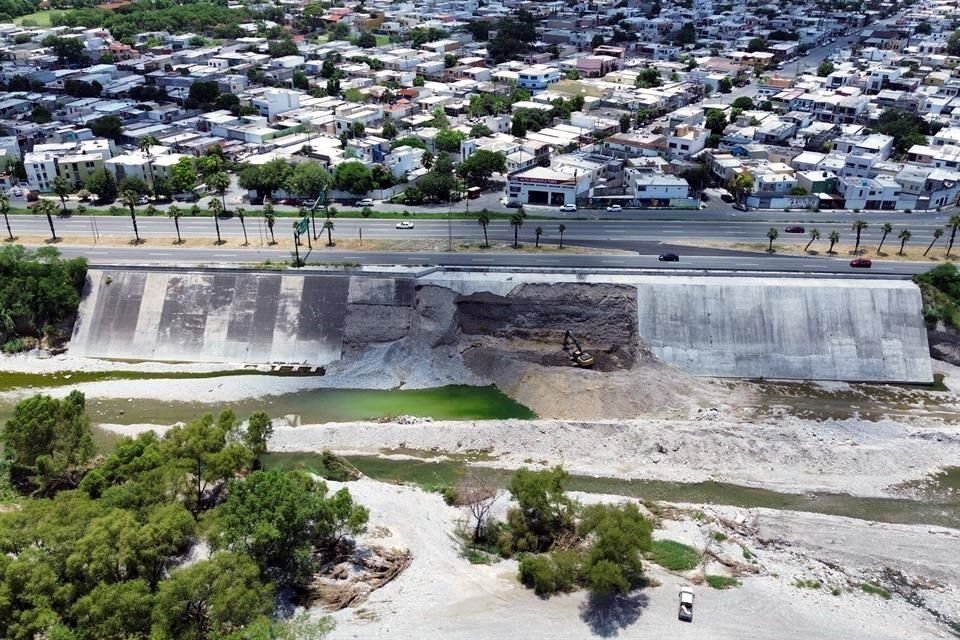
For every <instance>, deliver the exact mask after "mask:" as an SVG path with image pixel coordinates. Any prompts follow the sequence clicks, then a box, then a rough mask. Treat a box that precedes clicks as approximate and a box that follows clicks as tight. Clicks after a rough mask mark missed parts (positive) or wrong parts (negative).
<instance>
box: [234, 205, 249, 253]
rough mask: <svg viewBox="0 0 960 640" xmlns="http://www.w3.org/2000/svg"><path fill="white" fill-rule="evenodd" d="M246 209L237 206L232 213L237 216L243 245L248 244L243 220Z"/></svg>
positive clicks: (245, 224)
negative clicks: (241, 230) (241, 231)
mask: <svg viewBox="0 0 960 640" xmlns="http://www.w3.org/2000/svg"><path fill="white" fill-rule="evenodd" d="M246 213H247V212H246V211H245V210H244V208H243V207H237V208H236V210H235V211H234V215H235V216H237V219H238V220H240V227H241V228H242V229H243V246H245V247H246V246H249V245H250V243H249V242H248V241H247V223H246V222H245V221H244V218H245V217H246Z"/></svg>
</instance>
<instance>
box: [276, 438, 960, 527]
mask: <svg viewBox="0 0 960 640" xmlns="http://www.w3.org/2000/svg"><path fill="white" fill-rule="evenodd" d="M318 460H319V455H318V454H315V453H307V452H298V453H271V454H269V455H268V456H266V458H265V459H264V464H265V465H266V466H268V467H279V468H285V469H296V468H299V469H306V470H308V471H315V470H319V469H320V468H321V467H322V465H320V464H319V462H318ZM347 460H349V461H350V462H351V463H352V464H353V465H354V466H356V467H357V468H358V469H359V470H360V471H361V472H363V473H364V475H366V476H369V477H370V478H373V479H374V480H380V481H383V482H399V483H405V484H415V485H418V486H421V487H423V488H425V489H428V490H433V489H437V488H439V487H443V486H446V485H450V484H453V483H455V482H456V481H457V479H458V478H459V477H460V475H461V474H462V473H463V469H464V465H463V463H461V462H459V461H445V460H436V459H429V458H428V459H419V458H418V459H409V460H408V459H401V460H395V459H387V458H383V457H380V456H347ZM489 473H490V474H491V475H492V476H493V477H495V478H496V479H497V481H498V482H499V483H500V484H501V485H502V486H506V485H507V484H509V481H510V476H511V475H512V474H513V472H512V471H510V470H506V469H489ZM567 489H568V490H570V491H583V492H585V493H604V494H611V495H622V496H630V497H633V498H639V499H642V500H662V501H666V502H688V503H693V504H716V505H730V506H736V507H744V508H755V507H763V508H767V509H783V510H790V511H807V512H811V513H823V514H827V515H835V516H845V517H848V518H858V519H861V520H875V521H878V522H892V523H899V524H928V525H939V526H944V527H953V528H960V497H957V496H953V497H952V498H949V499H945V500H939V501H935V500H914V499H896V498H862V497H857V496H851V495H848V494H843V493H816V494H793V493H780V492H778V491H770V490H768V489H757V488H753V487H745V486H741V485H735V484H727V483H722V482H698V483H682V482H666V481H661V480H623V479H619V478H595V477H592V476H578V475H571V476H570V479H569V481H568V483H567Z"/></svg>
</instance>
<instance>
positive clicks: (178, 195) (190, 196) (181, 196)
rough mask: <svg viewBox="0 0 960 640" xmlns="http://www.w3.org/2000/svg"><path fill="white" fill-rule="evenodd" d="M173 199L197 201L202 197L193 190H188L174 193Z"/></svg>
mask: <svg viewBox="0 0 960 640" xmlns="http://www.w3.org/2000/svg"><path fill="white" fill-rule="evenodd" d="M173 199H174V200H176V201H177V202H196V201H197V200H199V199H200V197H199V196H198V195H197V194H195V193H193V192H192V191H188V192H186V193H175V194H173Z"/></svg>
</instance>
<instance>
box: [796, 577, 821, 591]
mask: <svg viewBox="0 0 960 640" xmlns="http://www.w3.org/2000/svg"><path fill="white" fill-rule="evenodd" d="M793 586H795V587H796V588H797V589H819V588H820V587H822V586H823V583H822V582H820V581H819V580H803V579H801V578H797V579H796V580H794V581H793Z"/></svg>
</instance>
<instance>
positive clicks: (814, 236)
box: [803, 228, 820, 253]
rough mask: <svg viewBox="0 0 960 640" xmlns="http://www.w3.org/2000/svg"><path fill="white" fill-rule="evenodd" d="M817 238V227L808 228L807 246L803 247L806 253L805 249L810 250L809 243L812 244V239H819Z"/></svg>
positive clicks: (818, 235) (818, 236)
mask: <svg viewBox="0 0 960 640" xmlns="http://www.w3.org/2000/svg"><path fill="white" fill-rule="evenodd" d="M819 239H820V230H819V229H817V228H813V229H811V230H810V242H808V243H807V246H805V247H804V248H803V252H804V253H806V252H807V251H809V250H810V245H812V244H813V241H814V240H819Z"/></svg>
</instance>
